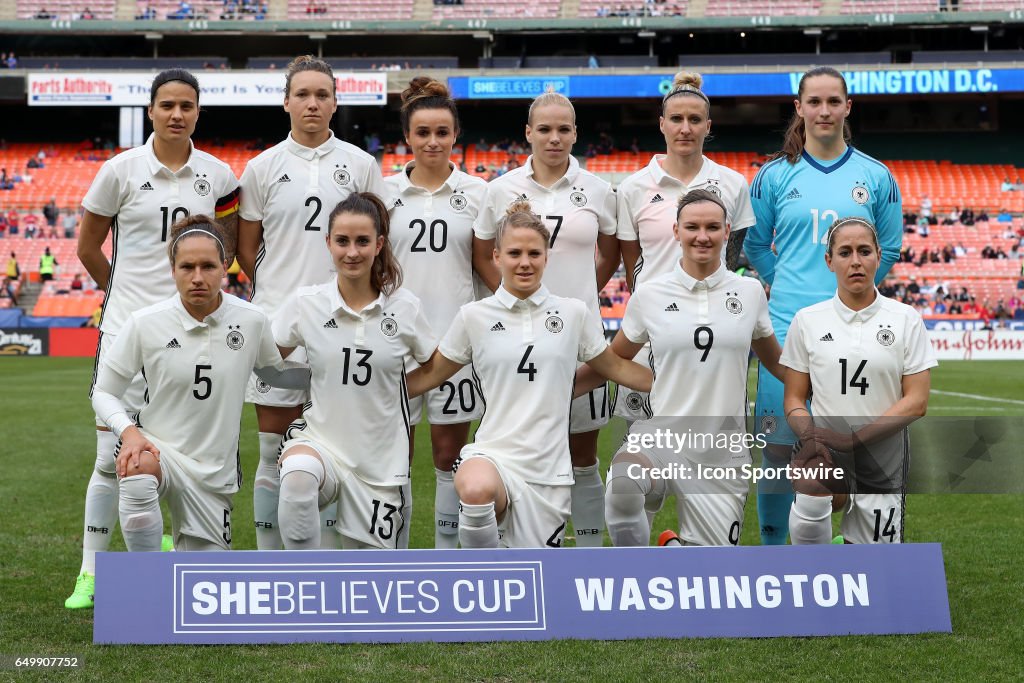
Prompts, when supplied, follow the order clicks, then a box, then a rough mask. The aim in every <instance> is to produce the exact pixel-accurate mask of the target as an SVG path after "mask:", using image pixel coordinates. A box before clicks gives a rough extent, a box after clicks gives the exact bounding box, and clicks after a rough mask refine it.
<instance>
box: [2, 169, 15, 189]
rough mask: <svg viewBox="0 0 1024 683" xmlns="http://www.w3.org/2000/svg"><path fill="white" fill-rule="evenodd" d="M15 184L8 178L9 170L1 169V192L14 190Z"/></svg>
mask: <svg viewBox="0 0 1024 683" xmlns="http://www.w3.org/2000/svg"><path fill="white" fill-rule="evenodd" d="M13 189H14V183H12V182H11V181H10V178H8V177H7V168H6V167H5V168H0V190H13Z"/></svg>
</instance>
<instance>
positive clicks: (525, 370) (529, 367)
mask: <svg viewBox="0 0 1024 683" xmlns="http://www.w3.org/2000/svg"><path fill="white" fill-rule="evenodd" d="M531 353H533V344H530V345H529V346H527V347H526V353H524V354H523V357H522V358H521V359H520V361H519V367H518V368H516V372H517V373H519V374H520V375H526V377H527V378H528V380H529V381H530V382H532V381H533V378H534V377H536V376H537V366H536V365H534V364H533V363H531V362H529V360H530V354H531Z"/></svg>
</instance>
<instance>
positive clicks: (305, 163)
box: [239, 134, 387, 316]
mask: <svg viewBox="0 0 1024 683" xmlns="http://www.w3.org/2000/svg"><path fill="white" fill-rule="evenodd" d="M241 183H242V201H241V208H240V214H239V215H240V216H241V217H242V218H244V219H245V220H247V221H261V222H262V224H263V242H262V244H260V248H259V252H258V253H257V255H256V265H255V271H256V272H254V273H253V280H252V286H253V302H254V303H256V304H258V305H259V306H261V307H262V308H263V310H265V311H266V312H267V313H269V314H270V315H271V316H273V315H274V314H276V313H277V311H278V309H279V308H280V306H281V304H282V303H283V302H284V301H285V300H286V299H287V297H288V296H289V295H290V294H292V293H294V292H295V291H296V290H297V289H298V288H299V287H302V286H304V285H312V284H317V283H320V282H323V281H324V280H326V279H327V278H329V277H330V276H331V274H332V273H333V272H334V271H335V268H334V263H333V262H332V261H331V255H330V252H329V251H328V250H327V244H326V238H327V229H328V225H327V220H328V218H329V217H330V215H331V211H333V210H334V207H335V206H337V205H338V203H339V202H341V201H342V200H344V199H345V198H346V197H348V196H349V194H351V193H353V192H373V193H374V194H377V195H378V196H379V197H380V198H381V199H382V200H384V202H385V203H387V188H386V186H385V185H384V179H383V178H382V177H381V174H380V168H379V167H378V166H377V162H376V161H375V160H374V158H373V157H372V156H370V155H369V154H367V153H366V152H364V151H363V150H361V149H359V148H358V147H356V146H354V145H350V144H349V143H347V142H344V141H343V140H339V139H338V138H336V137H334V135H333V134H332V135H331V137H330V138H328V140H327V141H326V142H325V143H323V144H322V145H320V146H319V147H315V148H311V147H304V146H302V145H300V144H299V143H297V142H295V140H294V139H292V136H291V135H290V134H289V135H288V137H287V138H286V139H285V140H284V142H281V143H279V144H277V145H275V146H273V147H271V148H270V149H268V150H266V151H264V152H262V153H261V154H260V155H259V156H257V157H255V158H254V159H251V160H250V161H249V163H248V164H247V165H246V167H245V171H244V172H243V173H242V180H241Z"/></svg>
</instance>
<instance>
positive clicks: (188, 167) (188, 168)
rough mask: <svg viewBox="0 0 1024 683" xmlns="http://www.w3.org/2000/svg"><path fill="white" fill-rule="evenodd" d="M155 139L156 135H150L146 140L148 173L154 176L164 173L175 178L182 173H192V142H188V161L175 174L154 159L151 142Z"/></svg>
mask: <svg viewBox="0 0 1024 683" xmlns="http://www.w3.org/2000/svg"><path fill="white" fill-rule="evenodd" d="M155 139H156V133H150V134H149V138H148V139H147V140H146V159H147V160H148V162H149V172H150V173H152V174H153V175H156V174H157V173H159V172H160V171H166V172H167V174H168V175H171V176H176V175H182V174H183V173H192V159H193V157H194V156H195V152H196V146H195V145H193V144H192V141H191V140H189V141H188V161H186V162H185V165H184V166H182V167H181V168H179V169H178V172H177V173H175V172H174V171H172V170H171V169H169V168H167V167H166V166H164V164H163V162H162V161H160V160H159V159H157V158H156V150H155V149H153V140H155Z"/></svg>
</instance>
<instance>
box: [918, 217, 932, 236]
mask: <svg viewBox="0 0 1024 683" xmlns="http://www.w3.org/2000/svg"><path fill="white" fill-rule="evenodd" d="M929 227H930V226H929V225H928V219H927V218H925V217H924V216H919V217H918V219H917V234H918V235H920V236H921V237H928V235H930V234H931V230H930V229H929Z"/></svg>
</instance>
